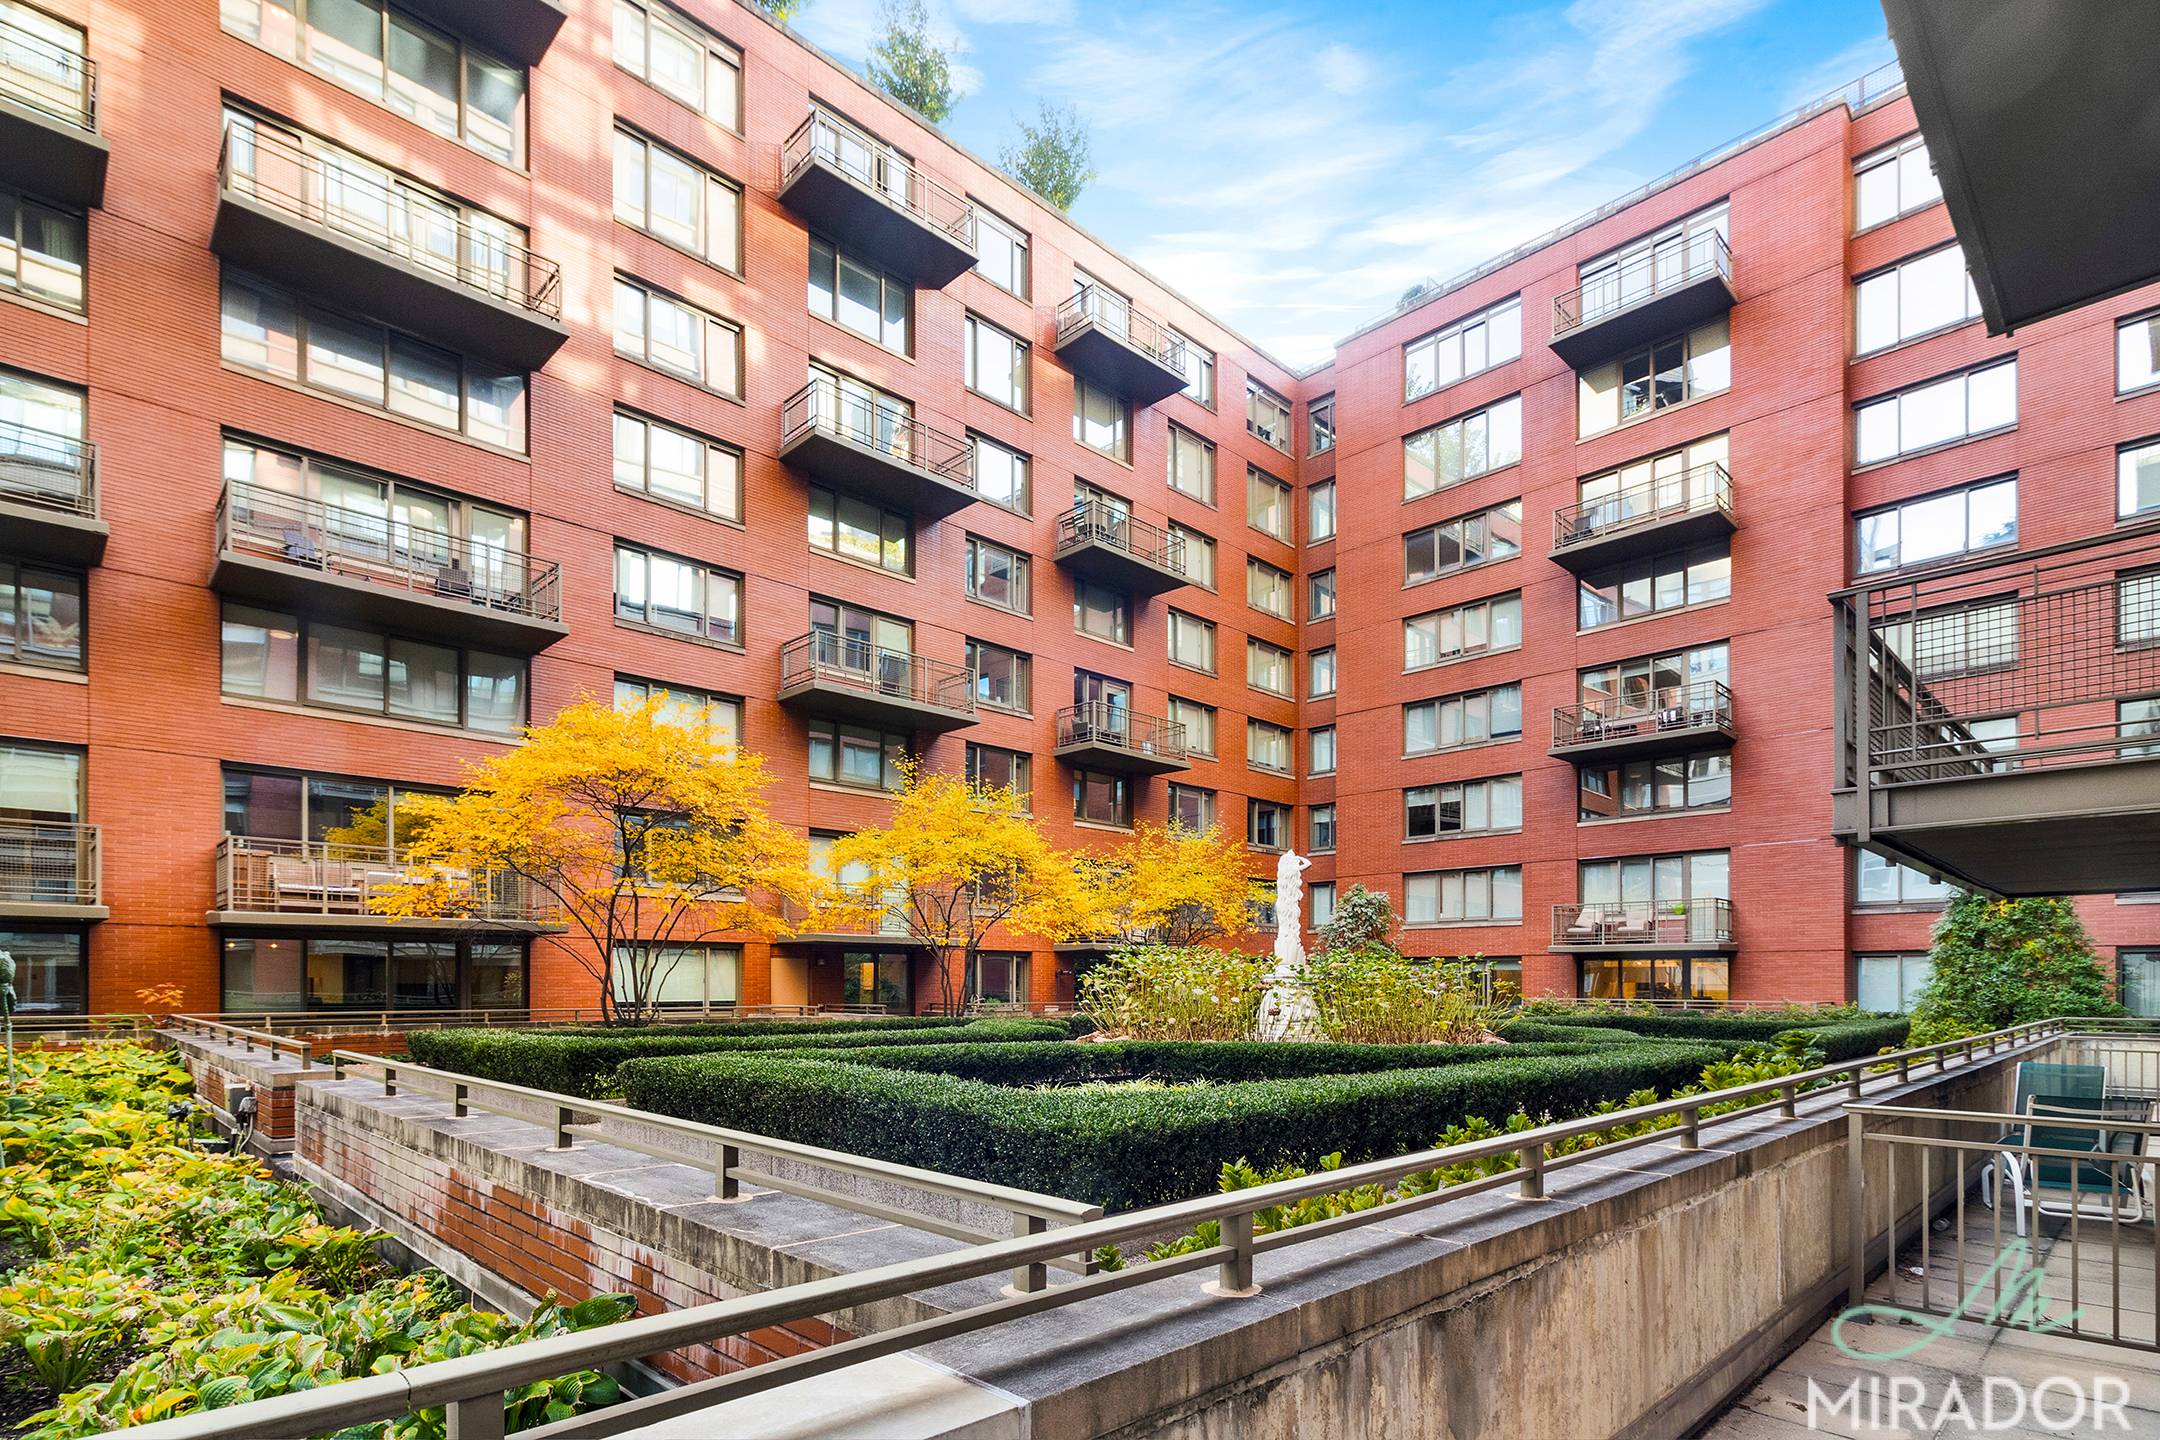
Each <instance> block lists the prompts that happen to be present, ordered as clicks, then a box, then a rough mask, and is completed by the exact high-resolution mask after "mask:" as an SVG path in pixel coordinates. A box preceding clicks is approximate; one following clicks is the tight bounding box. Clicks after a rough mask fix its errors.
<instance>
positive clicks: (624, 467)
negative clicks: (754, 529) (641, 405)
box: [615, 410, 742, 520]
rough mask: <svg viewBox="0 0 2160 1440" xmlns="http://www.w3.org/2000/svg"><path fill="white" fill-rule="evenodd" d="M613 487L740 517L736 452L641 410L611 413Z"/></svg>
mask: <svg viewBox="0 0 2160 1440" xmlns="http://www.w3.org/2000/svg"><path fill="white" fill-rule="evenodd" d="M615 488H616V489H618V490H628V491H631V492H633V493H635V494H640V495H650V496H651V497H652V498H653V499H655V500H665V501H667V502H669V503H670V504H674V505H683V506H687V507H689V508H690V509H692V510H702V511H704V512H705V513H707V514H709V515H717V516H719V517H720V518H721V519H723V520H740V519H742V452H741V451H739V450H736V449H734V448H733V447H732V446H728V445H722V444H721V443H720V442H719V441H717V440H707V439H706V438H705V437H704V436H702V435H693V434H691V433H690V432H689V431H687V430H678V429H676V428H675V427H674V426H673V425H668V424H665V423H663V422H661V421H658V420H652V419H648V418H647V417H645V416H643V415H631V414H628V413H626V412H624V411H621V410H618V411H616V412H615Z"/></svg>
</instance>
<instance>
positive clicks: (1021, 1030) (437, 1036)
mask: <svg viewBox="0 0 2160 1440" xmlns="http://www.w3.org/2000/svg"><path fill="white" fill-rule="evenodd" d="M783 1023H785V1022H783ZM1065 1035H1066V1028H1065V1026H1064V1025H1063V1024H1062V1023H1060V1022H1058V1021H1054V1020H974V1021H970V1022H968V1023H966V1024H952V1023H948V1024H945V1025H941V1026H926V1027H923V1028H920V1029H899V1030H895V1029H893V1028H891V1027H883V1028H871V1027H867V1026H865V1025H864V1024H863V1022H860V1021H849V1022H846V1023H845V1025H844V1026H843V1027H842V1028H838V1029H825V1030H816V1031H810V1032H804V1031H802V1030H780V1031H773V1032H767V1033H764V1034H754V1035H744V1034H741V1033H740V1032H738V1031H734V1030H729V1031H726V1032H724V1033H721V1034H710V1033H700V1034H693V1035H683V1034H679V1033H676V1032H674V1031H673V1030H670V1029H668V1028H667V1027H665V1026H646V1027H639V1028H637V1029H635V1030H630V1031H627V1032H622V1033H613V1034H610V1033H605V1032H603V1033H601V1034H595V1035H586V1034H577V1035H571V1034H563V1033H560V1032H557V1031H552V1030H549V1031H540V1030H415V1031H414V1032H412V1034H411V1036H410V1037H409V1038H408V1039H407V1041H406V1045H407V1049H408V1050H409V1052H410V1053H411V1055H412V1058H413V1060H414V1062H415V1063H417V1064H421V1065H426V1066H428V1067H430V1068H432V1069H436V1070H454V1071H456V1072H457V1073H459V1074H461V1075H476V1076H479V1077H480V1078H481V1079H483V1080H494V1081H497V1082H499V1083H501V1084H505V1085H524V1086H528V1087H530V1088H531V1089H535V1090H552V1091H554V1092H555V1093H557V1094H560V1095H578V1096H584V1097H587V1098H591V1097H594V1096H598V1095H600V1094H602V1093H604V1092H605V1091H606V1090H608V1089H609V1088H610V1081H611V1079H612V1077H613V1076H614V1074H615V1070H616V1067H617V1066H619V1065H621V1064H623V1062H625V1061H627V1060H636V1059H641V1058H644V1057H647V1056H657V1055H712V1054H723V1055H724V1054H742V1053H758V1052H764V1051H779V1050H803V1051H812V1050H833V1049H846V1048H849V1047H852V1046H873V1045H874V1046H903V1045H940V1044H952V1043H955V1042H974V1043H976V1044H984V1045H991V1044H1006V1043H1011V1042H1014V1041H1026V1040H1056V1041H1059V1042H1061V1043H1063V1042H1064V1040H1065Z"/></svg>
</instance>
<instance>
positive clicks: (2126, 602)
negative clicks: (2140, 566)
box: [2003, 570, 2160, 645]
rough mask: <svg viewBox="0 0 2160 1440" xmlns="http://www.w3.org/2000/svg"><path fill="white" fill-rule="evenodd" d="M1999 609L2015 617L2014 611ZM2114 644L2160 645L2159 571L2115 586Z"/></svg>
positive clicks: (2121, 580) (2128, 578)
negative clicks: (2009, 612) (2007, 611)
mask: <svg viewBox="0 0 2160 1440" xmlns="http://www.w3.org/2000/svg"><path fill="white" fill-rule="evenodd" d="M2003 608H2004V609H2007V610H2010V611H2011V614H2012V615H2013V617H2014V616H2015V614H2016V610H2015V607H2013V606H2005V607H2003ZM2115 643H2116V644H2118V645H2154V644H2160V570H2154V571H2148V572H2147V573H2145V574H2143V575H2129V576H2125V577H2124V578H2123V579H2120V580H2117V581H2116V582H2115Z"/></svg>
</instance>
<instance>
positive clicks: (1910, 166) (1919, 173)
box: [1853, 131, 1942, 231]
mask: <svg viewBox="0 0 2160 1440" xmlns="http://www.w3.org/2000/svg"><path fill="white" fill-rule="evenodd" d="M1940 199H1942V183H1941V182H1940V181H1938V180H1937V179H1936V178H1935V167H1934V166H1933V165H1931V164H1929V163H1928V151H1927V141H1926V140H1924V139H1922V138H1921V137H1920V134H1919V132H1918V131H1915V132H1913V133H1912V134H1910V135H1908V136H1906V137H1905V138H1904V139H1903V140H1900V141H1898V142H1897V143H1896V144H1894V145H1885V146H1884V147H1883V148H1882V149H1880V150H1876V151H1872V152H1870V153H1869V154H1866V155H1863V156H1861V157H1860V158H1859V159H1858V160H1855V161H1854V162H1853V229H1854V230H1856V231H1857V230H1867V229H1871V228H1873V227H1874V226H1877V225H1881V224H1883V223H1885V222H1887V221H1891V220H1895V219H1897V217H1898V216H1900V215H1908V214H1910V213H1912V212H1913V211H1915V210H1918V209H1921V208H1922V207H1924V206H1928V205H1933V204H1934V203H1935V202H1936V201H1938V200H1940Z"/></svg>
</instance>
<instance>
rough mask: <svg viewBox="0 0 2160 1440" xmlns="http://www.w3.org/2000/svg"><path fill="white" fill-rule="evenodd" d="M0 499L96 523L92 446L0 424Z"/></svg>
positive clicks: (51, 433)
mask: <svg viewBox="0 0 2160 1440" xmlns="http://www.w3.org/2000/svg"><path fill="white" fill-rule="evenodd" d="M0 496H4V497H5V498H7V499H9V500H22V501H27V502H28V503H30V504H32V505H41V506H45V507H47V508H49V509H53V510H64V511H66V512H68V513H69V514H71V515H83V516H88V517H90V518H92V519H95V518H96V517H97V513H98V492H97V447H96V446H95V445H92V444H91V443H90V442H88V441H87V440H78V439H76V438H75V437H74V436H72V435H62V434H59V433H57V432H55V431H51V430H35V429H32V428H31V427H30V426H28V425H15V424H9V423H0Z"/></svg>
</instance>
